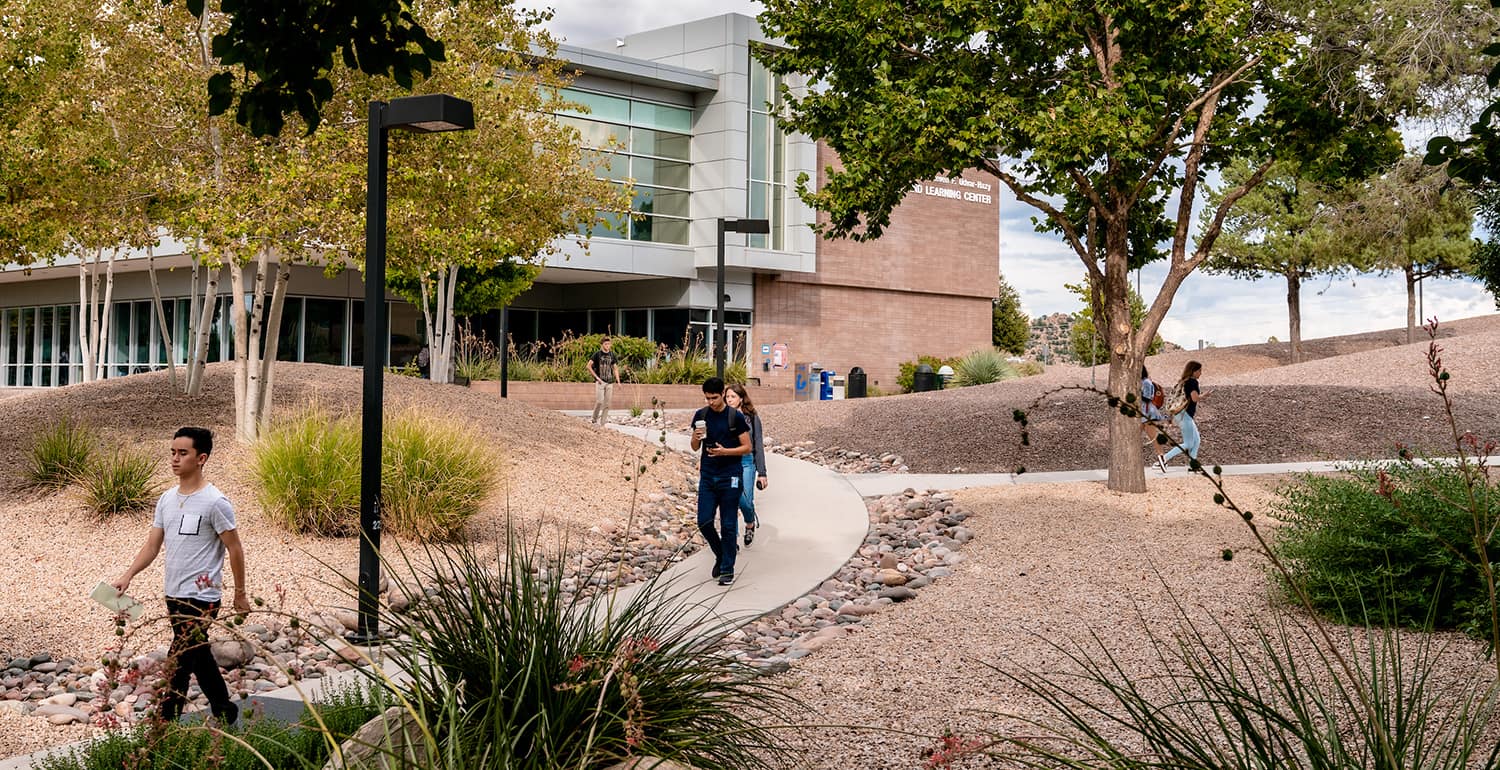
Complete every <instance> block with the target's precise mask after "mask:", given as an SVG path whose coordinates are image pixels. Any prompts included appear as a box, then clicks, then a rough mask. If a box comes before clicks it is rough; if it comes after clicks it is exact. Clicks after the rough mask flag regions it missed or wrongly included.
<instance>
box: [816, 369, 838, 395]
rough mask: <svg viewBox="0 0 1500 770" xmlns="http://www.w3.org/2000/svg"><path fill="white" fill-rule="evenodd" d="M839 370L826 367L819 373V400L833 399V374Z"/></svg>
mask: <svg viewBox="0 0 1500 770" xmlns="http://www.w3.org/2000/svg"><path fill="white" fill-rule="evenodd" d="M835 374H837V372H835V371H833V370H832V369H824V370H823V371H821V372H819V373H818V400H819V401H832V400H833V375H835Z"/></svg>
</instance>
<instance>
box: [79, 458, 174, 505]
mask: <svg viewBox="0 0 1500 770" xmlns="http://www.w3.org/2000/svg"><path fill="white" fill-rule="evenodd" d="M159 466H160V462H159V461H158V460H157V459H156V458H154V457H150V456H148V455H145V454H142V453H141V452H138V451H135V450H133V449H128V448H123V447H122V448H120V449H119V450H117V451H116V452H115V453H114V454H112V455H109V456H106V457H103V458H100V459H99V460H97V461H95V462H92V463H90V464H89V465H88V468H87V470H85V471H84V473H83V475H82V476H80V477H79V484H80V486H81V487H82V490H83V501H84V505H86V506H88V508H89V510H91V511H93V512H94V513H95V514H96V515H98V516H109V515H112V514H116V513H125V512H128V511H140V510H145V509H147V508H150V507H151V506H152V505H154V504H155V503H156V495H157V493H158V492H160V490H161V485H160V484H158V483H157V482H156V481H154V480H153V479H154V478H155V476H156V471H157V468H158V467H159Z"/></svg>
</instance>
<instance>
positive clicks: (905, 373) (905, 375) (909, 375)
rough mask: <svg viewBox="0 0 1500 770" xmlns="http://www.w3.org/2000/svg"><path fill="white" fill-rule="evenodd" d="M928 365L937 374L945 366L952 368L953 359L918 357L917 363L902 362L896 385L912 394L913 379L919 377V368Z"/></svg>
mask: <svg viewBox="0 0 1500 770" xmlns="http://www.w3.org/2000/svg"><path fill="white" fill-rule="evenodd" d="M922 364H927V365H928V366H930V367H932V370H933V371H934V372H935V371H937V370H939V369H941V368H943V367H944V366H952V365H953V359H951V358H938V357H937V356H925V355H924V356H918V357H917V360H915V361H902V362H901V369H900V372H899V373H897V375H896V385H898V386H899V387H900V388H901V389H902V390H904V391H906V392H907V393H910V392H911V383H912V379H913V378H914V377H916V375H917V367H918V366H920V365H922Z"/></svg>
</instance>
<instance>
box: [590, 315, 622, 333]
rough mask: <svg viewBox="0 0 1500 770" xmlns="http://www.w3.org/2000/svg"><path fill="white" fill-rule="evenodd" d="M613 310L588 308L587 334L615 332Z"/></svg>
mask: <svg viewBox="0 0 1500 770" xmlns="http://www.w3.org/2000/svg"><path fill="white" fill-rule="evenodd" d="M617 328H618V327H617V326H616V325H615V311H613V310H590V311H589V334H616V333H617V331H616V329H617Z"/></svg>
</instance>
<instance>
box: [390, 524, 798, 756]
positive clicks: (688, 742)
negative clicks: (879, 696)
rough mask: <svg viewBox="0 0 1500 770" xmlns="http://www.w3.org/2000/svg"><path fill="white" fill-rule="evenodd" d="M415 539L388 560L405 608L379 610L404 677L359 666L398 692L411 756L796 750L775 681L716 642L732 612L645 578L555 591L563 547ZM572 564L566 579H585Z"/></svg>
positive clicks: (787, 705) (511, 539) (786, 704)
mask: <svg viewBox="0 0 1500 770" xmlns="http://www.w3.org/2000/svg"><path fill="white" fill-rule="evenodd" d="M504 542H505V545H504V547H503V550H501V549H500V548H498V547H497V552H495V553H491V554H487V555H486V554H481V553H480V552H479V551H477V550H475V549H474V547H472V546H469V545H459V546H454V547H449V548H444V549H441V550H440V549H438V548H436V547H427V548H424V549H423V550H422V551H421V552H420V556H418V557H416V558H415V559H413V558H409V557H407V556H405V555H403V556H402V557H401V563H390V560H388V563H387V565H386V569H387V570H389V571H390V573H391V578H392V579H391V583H392V585H393V586H394V587H395V590H398V591H401V592H404V593H405V595H406V598H407V600H408V601H410V602H411V603H412V609H411V610H409V611H408V612H407V613H406V614H392V615H390V616H388V617H383V618H382V619H381V623H382V624H386V623H389V624H390V626H391V629H392V631H394V632H396V634H397V636H396V637H395V641H393V642H392V643H391V644H390V645H388V646H387V647H386V652H385V654H386V655H387V656H388V659H389V660H391V661H392V662H394V663H395V664H396V665H397V666H399V667H400V668H401V669H402V670H404V671H405V672H407V673H409V674H411V677H410V679H391V678H387V677H386V676H385V675H384V674H383V673H382V672H381V671H380V669H379V668H378V667H366V668H362V669H361V671H363V672H364V673H365V674H366V675H367V676H370V677H372V678H373V679H374V680H375V681H377V682H380V683H381V684H382V685H383V686H385V687H387V688H389V689H390V691H391V700H392V702H396V703H402V704H405V705H406V707H407V714H408V718H409V719H410V720H412V721H413V722H414V723H415V724H416V725H417V727H418V729H417V730H412V731H409V732H411V733H413V734H421V735H423V736H424V742H425V744H426V745H425V746H423V747H422V751H421V752H420V753H422V754H424V755H425V758H424V760H423V761H422V762H420V763H419V764H420V766H421V767H430V768H443V769H451V770H457V769H458V768H464V769H465V770H477V769H479V768H496V769H497V770H499V769H500V768H504V769H505V770H553V769H554V768H581V769H584V770H602V768H605V767H608V766H610V765H612V764H614V763H616V762H618V761H620V760H622V759H624V758H627V757H634V756H647V757H661V758H665V759H669V760H672V761H675V762H679V763H682V764H686V765H690V766H692V767H694V768H699V770H757V769H759V768H766V769H767V770H769V768H780V767H791V766H794V765H795V764H796V763H795V761H793V760H794V757H793V756H792V755H791V754H790V753H789V751H788V750H787V748H786V746H785V745H784V743H783V742H782V741H781V740H780V739H779V738H778V732H779V731H780V730H783V729H786V728H785V727H784V725H785V724H786V721H785V717H786V715H787V714H788V713H789V711H790V710H791V709H792V708H794V707H795V701H793V700H792V699H791V698H790V697H789V696H788V695H786V694H785V693H784V692H783V691H782V690H781V689H780V688H781V685H780V684H778V683H774V681H773V680H768V679H766V678H763V677H757V676H754V675H753V673H752V672H751V670H750V669H749V668H748V667H746V666H745V665H744V664H742V663H739V662H737V661H736V660H734V659H733V658H732V657H731V656H728V655H726V654H724V652H723V650H722V642H723V638H724V635H725V634H726V633H727V632H728V631H729V629H730V628H731V626H729V625H728V624H726V623H724V622H723V621H722V620H718V619H716V617H715V616H713V615H712V614H710V613H708V612H707V611H706V610H705V609H704V608H702V607H698V606H697V605H696V604H695V603H691V602H685V601H680V600H679V599H680V597H679V596H677V595H675V594H673V593H672V592H670V591H669V590H668V587H667V586H666V585H665V584H663V583H661V582H659V581H658V580H651V581H648V582H647V583H645V584H642V586H641V587H640V589H639V590H638V591H635V592H634V593H632V594H630V595H629V596H628V597H623V598H615V597H616V594H614V593H609V592H605V593H598V594H593V595H591V596H587V597H585V596H583V595H582V594H578V593H572V592H569V591H566V590H565V589H564V582H563V581H564V578H563V570H562V569H560V568H559V565H561V564H566V563H569V557H568V556H567V554H566V553H563V554H560V555H557V556H555V557H554V558H552V559H546V558H543V557H542V556H540V555H539V554H538V552H537V550H536V548H535V547H534V546H526V545H523V544H522V543H521V542H519V540H518V539H517V537H516V536H515V535H514V534H509V535H507V536H506V537H505V538H504ZM590 577H591V576H589V575H587V574H585V575H584V576H582V577H580V578H579V580H580V581H581V582H583V583H585V584H587V583H589V582H590Z"/></svg>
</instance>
